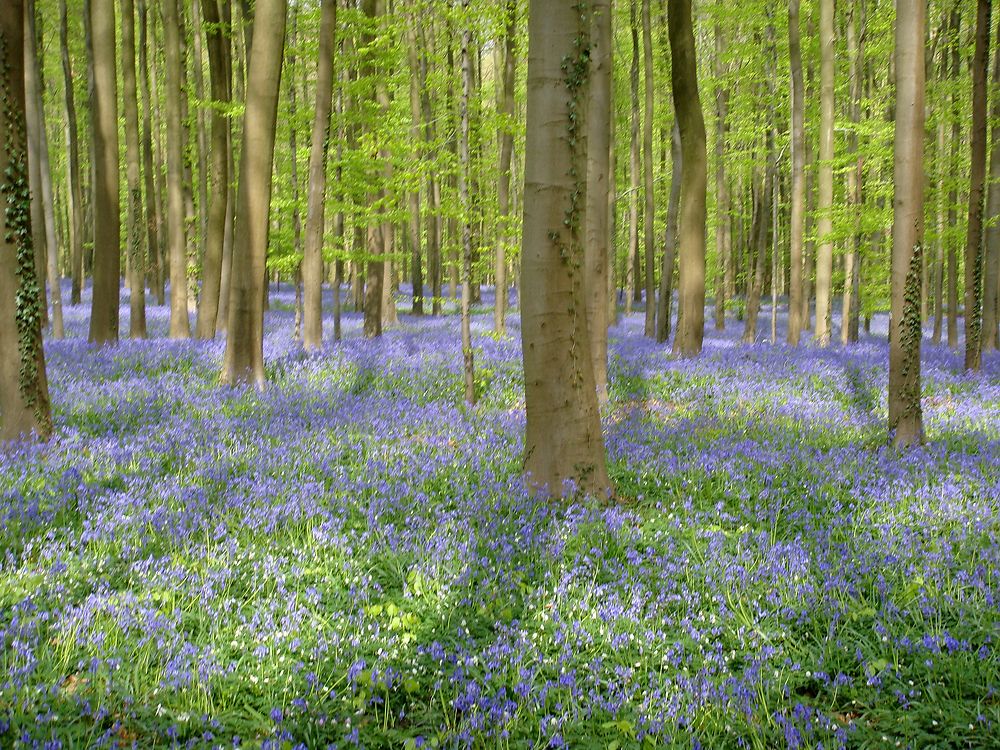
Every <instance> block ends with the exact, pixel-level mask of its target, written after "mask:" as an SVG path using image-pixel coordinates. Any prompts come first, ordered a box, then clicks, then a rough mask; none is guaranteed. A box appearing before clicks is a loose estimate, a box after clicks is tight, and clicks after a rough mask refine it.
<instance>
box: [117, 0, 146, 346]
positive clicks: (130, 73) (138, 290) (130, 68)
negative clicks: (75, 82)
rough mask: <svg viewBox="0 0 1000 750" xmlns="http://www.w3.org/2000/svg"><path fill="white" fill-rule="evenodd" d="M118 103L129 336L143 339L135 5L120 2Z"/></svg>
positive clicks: (143, 251)
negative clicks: (121, 114)
mask: <svg viewBox="0 0 1000 750" xmlns="http://www.w3.org/2000/svg"><path fill="white" fill-rule="evenodd" d="M121 13H122V19H121V29H122V84H123V87H124V89H123V91H122V101H123V103H124V113H125V175H126V184H127V189H128V206H127V215H128V220H127V230H126V238H127V239H126V241H127V243H128V257H129V259H130V262H129V272H130V278H131V283H130V286H131V294H130V303H129V312H130V315H129V336H131V337H132V338H134V339H142V338H146V249H145V241H146V236H145V235H146V227H145V226H144V224H143V218H142V184H141V182H140V180H141V176H140V171H139V161H140V159H141V156H140V152H139V102H138V99H137V97H136V76H135V5H134V3H133V1H132V0H121Z"/></svg>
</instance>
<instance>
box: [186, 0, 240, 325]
mask: <svg viewBox="0 0 1000 750" xmlns="http://www.w3.org/2000/svg"><path fill="white" fill-rule="evenodd" d="M201 9H202V14H203V16H204V20H205V24H204V26H205V29H206V41H207V47H208V74H209V86H210V87H211V92H212V104H213V106H212V153H211V160H210V163H209V174H208V181H209V184H210V189H209V198H208V222H207V224H206V228H205V255H204V259H203V262H202V287H201V301H200V303H199V304H198V320H197V323H196V324H195V335H196V336H197V337H198V338H200V339H212V338H215V332H216V328H217V326H218V316H219V295H220V294H221V292H222V255H223V246H224V244H225V237H226V214H227V212H228V210H229V148H230V144H229V139H230V137H231V130H230V127H229V119H228V118H227V117H226V114H225V112H224V111H223V110H224V108H225V107H227V106H228V104H229V100H230V98H231V93H230V89H231V85H232V75H231V72H230V71H231V66H230V62H229V36H228V34H227V33H226V29H227V28H228V26H229V24H226V23H224V21H223V18H222V15H223V14H222V13H221V12H220V10H219V3H218V0H202V3H201Z"/></svg>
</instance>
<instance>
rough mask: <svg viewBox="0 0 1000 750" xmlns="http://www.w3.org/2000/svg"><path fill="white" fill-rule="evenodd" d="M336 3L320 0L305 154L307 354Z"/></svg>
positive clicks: (317, 272)
mask: <svg viewBox="0 0 1000 750" xmlns="http://www.w3.org/2000/svg"><path fill="white" fill-rule="evenodd" d="M336 29H337V3H336V0H323V4H322V10H321V20H320V32H319V65H318V67H317V70H316V104H315V114H314V116H313V126H312V143H311V145H310V150H309V198H308V208H307V210H306V244H305V251H304V256H303V259H302V281H303V284H304V287H305V289H304V291H305V302H304V307H305V336H304V339H303V344H304V345H305V348H306V350H307V351H309V350H315V349H319V348H320V347H321V346H322V345H323V230H324V228H325V225H326V156H327V148H328V144H329V142H330V113H331V111H332V109H333V55H334V49H335V45H336Z"/></svg>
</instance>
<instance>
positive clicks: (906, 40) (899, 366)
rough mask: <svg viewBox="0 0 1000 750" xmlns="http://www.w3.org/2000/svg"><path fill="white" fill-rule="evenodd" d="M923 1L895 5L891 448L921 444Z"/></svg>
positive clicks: (890, 389) (890, 376)
mask: <svg viewBox="0 0 1000 750" xmlns="http://www.w3.org/2000/svg"><path fill="white" fill-rule="evenodd" d="M924 14H925V9H924V2H923V0H897V2H896V54H895V64H896V143H895V153H894V172H893V183H894V192H895V197H894V200H893V225H892V316H891V319H890V325H889V432H890V434H891V435H892V441H893V444H894V445H896V446H899V447H904V448H905V447H909V446H912V445H917V444H920V443H922V442H923V439H924V430H923V416H922V412H921V407H920V339H921V336H922V330H921V321H920V277H921V267H922V261H923V258H922V257H921V256H922V254H923V247H922V243H923V200H924V194H923V190H924V151H923V144H924V21H925V15H924Z"/></svg>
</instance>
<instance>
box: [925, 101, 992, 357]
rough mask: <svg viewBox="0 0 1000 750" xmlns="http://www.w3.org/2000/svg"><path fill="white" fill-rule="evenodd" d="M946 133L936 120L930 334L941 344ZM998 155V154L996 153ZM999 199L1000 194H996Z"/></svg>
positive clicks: (942, 125) (946, 170)
mask: <svg viewBox="0 0 1000 750" xmlns="http://www.w3.org/2000/svg"><path fill="white" fill-rule="evenodd" d="M946 153H947V151H946V132H945V121H944V118H943V117H942V118H940V119H939V120H938V126H937V154H938V189H937V242H936V243H935V246H936V250H937V257H936V259H935V263H934V331H933V333H932V334H931V342H932V343H934V344H940V343H941V330H942V328H943V324H944V275H945V266H944V257H945V244H946V243H945V229H946V227H947V224H946V222H945V216H946V210H945V209H946V207H945V201H946V199H947V195H948V191H947V190H945V179H946V178H947V176H948V173H949V171H950V170H949V169H948V167H947V157H946V155H945V154H946ZM998 155H1000V152H998ZM997 195H998V197H1000V192H998V193H997Z"/></svg>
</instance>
